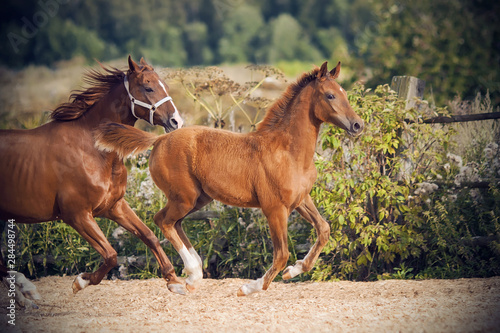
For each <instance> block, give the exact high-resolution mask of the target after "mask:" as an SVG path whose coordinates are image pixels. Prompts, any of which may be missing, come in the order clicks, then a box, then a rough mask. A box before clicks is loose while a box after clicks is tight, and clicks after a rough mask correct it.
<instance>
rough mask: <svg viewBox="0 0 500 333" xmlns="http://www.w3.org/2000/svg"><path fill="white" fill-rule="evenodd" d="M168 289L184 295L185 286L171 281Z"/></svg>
mask: <svg viewBox="0 0 500 333" xmlns="http://www.w3.org/2000/svg"><path fill="white" fill-rule="evenodd" d="M168 290H170V291H171V292H173V293H174V294H179V295H186V288H184V286H183V285H182V284H178V283H173V284H169V285H168Z"/></svg>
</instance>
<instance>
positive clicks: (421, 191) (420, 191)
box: [415, 182, 439, 195]
mask: <svg viewBox="0 0 500 333" xmlns="http://www.w3.org/2000/svg"><path fill="white" fill-rule="evenodd" d="M417 186H418V188H417V189H416V190H415V195H425V194H431V193H432V192H434V191H436V190H437V189H438V188H439V186H438V185H436V184H434V183H428V182H422V183H419V184H417Z"/></svg>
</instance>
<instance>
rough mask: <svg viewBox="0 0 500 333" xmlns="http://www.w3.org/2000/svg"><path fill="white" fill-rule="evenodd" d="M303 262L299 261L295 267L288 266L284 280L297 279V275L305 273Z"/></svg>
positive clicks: (284, 273) (283, 276)
mask: <svg viewBox="0 0 500 333" xmlns="http://www.w3.org/2000/svg"><path fill="white" fill-rule="evenodd" d="M302 264H303V261H302V260H297V262H296V263H295V265H294V266H288V267H287V268H286V269H285V271H284V272H283V275H282V278H283V280H290V279H291V278H294V277H296V276H297V275H299V274H301V273H303V272H304V269H303V268H302Z"/></svg>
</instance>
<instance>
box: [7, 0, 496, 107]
mask: <svg viewBox="0 0 500 333" xmlns="http://www.w3.org/2000/svg"><path fill="white" fill-rule="evenodd" d="M499 15H500V3H498V2H493V1H486V0H474V1H470V0H452V1H448V0H432V1H431V0H423V1H418V2H416V1H395V0H377V1H371V0H355V1H347V0H334V1H328V2H324V1H319V0H314V1H295V0H280V1H276V0H273V1H263V0H253V1H247V2H242V1H239V0H234V1H233V0H192V1H189V2H179V1H173V0H166V1H158V0H146V1H141V2H140V3H138V2H134V1H131V0H122V1H118V0H109V1H105V0H90V1H67V2H65V1H57V0H27V1H22V2H19V1H16V2H15V1H8V2H7V3H5V4H3V10H2V13H1V14H0V29H1V31H2V36H3V37H2V39H1V41H0V63H2V64H3V65H7V66H16V67H21V66H25V65H27V64H47V65H51V64H52V63H54V62H56V61H59V60H64V59H69V58H71V57H74V56H75V55H83V56H84V57H86V58H87V59H89V60H93V59H94V58H98V59H100V60H109V59H112V58H116V57H118V56H120V57H121V56H124V55H127V54H129V53H133V54H134V55H141V56H146V57H148V60H150V61H151V62H153V63H154V64H156V65H163V66H184V65H209V64H217V63H223V62H240V63H241V62H253V63H277V62H278V61H284V60H287V61H290V60H291V61H304V62H307V64H308V65H309V64H310V63H311V62H314V61H316V62H317V61H318V59H329V60H331V61H338V60H341V61H342V62H343V63H345V64H348V65H349V66H350V67H352V68H353V69H354V73H355V77H354V79H363V80H368V82H367V83H368V85H369V86H374V85H376V84H382V83H386V82H389V80H390V78H391V76H393V75H413V76H417V77H419V78H422V79H424V80H426V81H427V82H428V86H431V87H432V91H433V93H434V95H433V97H434V99H435V100H437V101H438V102H440V103H442V102H444V101H447V100H450V99H451V98H452V97H453V96H454V95H455V94H457V93H461V94H463V95H464V96H466V97H469V96H475V93H476V92H478V91H481V92H482V93H483V94H485V93H486V91H487V90H489V91H490V93H491V97H492V100H493V102H494V104H498V102H499V101H500V86H499V83H498V82H500V69H498V63H499V61H500V45H499V43H498V42H497V41H498V40H499V37H500V25H499V24H498V22H497V21H498V16H499ZM353 81H354V80H353Z"/></svg>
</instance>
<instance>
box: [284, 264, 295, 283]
mask: <svg viewBox="0 0 500 333" xmlns="http://www.w3.org/2000/svg"><path fill="white" fill-rule="evenodd" d="M292 268H293V267H292V266H288V267H287V268H286V269H285V271H284V272H283V276H282V277H283V280H290V279H291V278H292V274H290V271H291V270H292Z"/></svg>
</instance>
